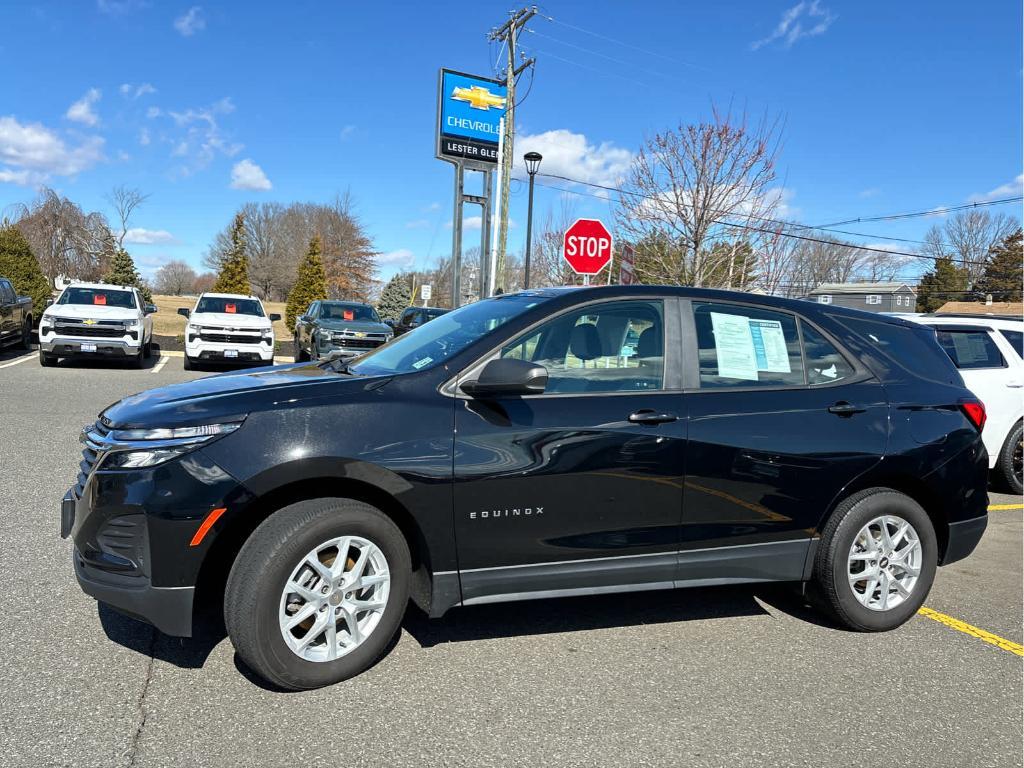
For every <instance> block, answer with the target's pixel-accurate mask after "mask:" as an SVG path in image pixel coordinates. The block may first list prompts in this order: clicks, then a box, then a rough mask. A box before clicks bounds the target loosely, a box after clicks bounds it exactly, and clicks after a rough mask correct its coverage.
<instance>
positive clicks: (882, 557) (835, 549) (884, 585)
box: [814, 488, 938, 632]
mask: <svg viewBox="0 0 1024 768" xmlns="http://www.w3.org/2000/svg"><path fill="white" fill-rule="evenodd" d="M937 561H938V542H937V539H936V536H935V528H934V526H933V525H932V521H931V519H930V518H929V517H928V513H927V512H925V511H924V509H922V508H921V505H920V504H918V503H917V502H916V501H914V500H913V499H912V498H910V497H909V496H907V495H906V494H903V493H899V492H898V491H894V490H891V489H888V488H871V489H868V490H866V491H861V492H859V493H856V494H854V495H853V496H851V497H850V498H848V499H846V500H845V501H844V502H842V503H841V504H840V505H839V507H837V508H836V511H835V512H834V513H833V514H832V517H830V518H829V521H828V523H827V524H826V525H825V528H824V530H823V531H822V535H821V541H820V543H819V545H818V551H817V554H816V556H815V563H814V582H815V584H814V586H815V587H816V588H817V591H818V593H819V595H820V597H821V602H822V603H824V606H825V607H826V608H827V609H828V610H829V611H830V612H831V613H832V614H833V615H834V616H835V618H836V619H838V620H839V622H840V623H842V624H843V625H844V626H846V627H848V628H849V629H853V630H857V631H860V632H883V631H886V630H889V629H895V628H896V627H898V626H899V625H901V624H903V623H904V622H905V621H907V620H908V619H909V618H910V617H912V616H913V615H914V614H915V613H917V609H918V608H920V607H921V604H922V603H924V600H925V598H926V597H927V596H928V591H929V590H930V589H931V586H932V582H933V581H934V579H935V567H936V563H937Z"/></svg>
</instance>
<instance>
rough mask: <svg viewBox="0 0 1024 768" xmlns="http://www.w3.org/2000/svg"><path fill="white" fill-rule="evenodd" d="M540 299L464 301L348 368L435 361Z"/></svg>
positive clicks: (371, 372) (394, 367)
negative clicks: (457, 307)
mask: <svg viewBox="0 0 1024 768" xmlns="http://www.w3.org/2000/svg"><path fill="white" fill-rule="evenodd" d="M542 300H543V299H542V298H540V297H538V296H535V295H534V296H522V295H512V296H502V297H501V298H495V299H487V300H485V301H478V302H476V303H475V304H467V305H466V306H464V307H460V308H459V309H456V310H452V311H451V312H447V313H445V314H443V315H441V316H440V317H439V318H437V319H436V320H432V321H430V322H429V323H426V324H424V325H421V326H420V327H419V328H416V329H415V330H412V331H409V332H408V333H406V334H405V335H403V336H399V337H398V338H396V339H395V340H394V341H392V342H390V343H388V344H385V345H384V346H383V347H379V348H378V349H376V350H374V351H373V352H369V353H367V354H366V355H363V356H362V357H360V358H359V359H358V360H357V361H356V362H354V363H352V365H350V366H349V368H348V370H349V371H350V372H351V373H355V374H358V375H360V376H380V375H389V374H394V373H411V372H413V371H420V370H423V369H425V368H428V367H431V366H434V365H437V364H438V363H441V362H443V361H444V360H446V359H448V358H449V357H452V356H453V355H455V354H457V353H459V352H461V351H462V350H463V349H465V348H466V347H467V346H469V345H470V344H472V343H473V342H474V341H476V340H477V339H479V338H480V337H481V336H483V335H484V334H486V333H488V332H490V331H493V330H494V329H495V328H498V327H499V326H501V325H504V324H505V323H507V322H508V321H509V320H511V319H512V318H514V317H516V316H518V315H521V314H522V313H523V312H525V311H526V310H528V309H530V308H531V307H535V306H537V304H538V303H540V302H541V301H542Z"/></svg>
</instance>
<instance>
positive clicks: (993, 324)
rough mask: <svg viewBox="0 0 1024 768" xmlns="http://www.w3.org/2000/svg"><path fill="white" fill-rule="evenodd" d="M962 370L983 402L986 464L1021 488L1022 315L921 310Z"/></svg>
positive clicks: (923, 320) (1011, 487) (1009, 484)
mask: <svg viewBox="0 0 1024 768" xmlns="http://www.w3.org/2000/svg"><path fill="white" fill-rule="evenodd" d="M910 319H912V320H914V321H916V322H918V323H922V324H924V325H928V326H931V327H932V328H934V329H935V332H936V335H937V337H938V340H939V344H941V345H942V347H943V349H945V350H946V354H948V355H949V357H950V359H951V360H952V361H953V362H954V363H955V364H956V367H957V368H959V369H960V375H961V376H962V377H963V379H964V383H965V384H966V385H967V387H968V388H969V389H970V390H971V391H972V392H973V393H974V394H976V395H977V396H978V397H979V398H980V399H981V401H982V402H983V403H984V404H985V410H986V412H987V413H988V421H986V422H985V429H984V431H983V432H982V436H983V438H984V440H985V449H986V450H987V451H988V461H989V467H990V468H991V469H993V470H994V471H995V474H996V475H997V478H998V480H1000V481H1001V483H1002V484H1003V485H1004V487H1005V488H1007V489H1008V490H1010V491H1011V492H1012V493H1021V488H1022V485H1021V470H1022V456H1021V435H1022V419H1024V320H1018V319H1016V318H1012V317H998V316H995V315H921V316H919V317H913V318H910Z"/></svg>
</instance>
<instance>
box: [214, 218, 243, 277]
mask: <svg viewBox="0 0 1024 768" xmlns="http://www.w3.org/2000/svg"><path fill="white" fill-rule="evenodd" d="M213 292H214V293H241V294H243V295H245V296H248V295H249V294H250V293H251V292H252V288H251V286H250V284H249V257H248V256H247V255H246V252H245V216H244V215H243V214H241V213H239V214H237V215H236V216H235V222H234V224H232V225H231V247H230V248H229V249H228V252H227V254H226V255H225V257H224V262H223V264H222V265H221V268H220V274H219V275H218V276H217V282H216V283H214V284H213Z"/></svg>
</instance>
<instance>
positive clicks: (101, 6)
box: [96, 0, 143, 16]
mask: <svg viewBox="0 0 1024 768" xmlns="http://www.w3.org/2000/svg"><path fill="white" fill-rule="evenodd" d="M142 6H143V2H142V0H96V8H97V10H99V12H100V13H106V14H110V15H111V16H118V15H120V14H123V13H130V12H131V11H134V10H135V9H136V8H141V7H142Z"/></svg>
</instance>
